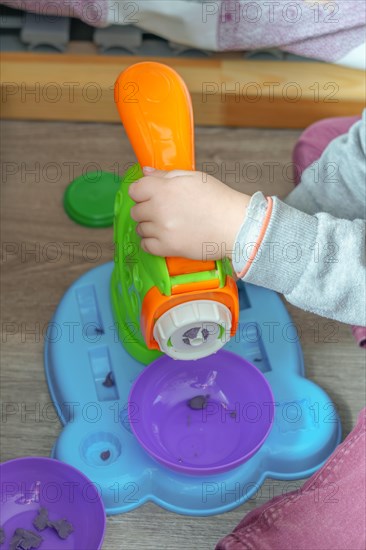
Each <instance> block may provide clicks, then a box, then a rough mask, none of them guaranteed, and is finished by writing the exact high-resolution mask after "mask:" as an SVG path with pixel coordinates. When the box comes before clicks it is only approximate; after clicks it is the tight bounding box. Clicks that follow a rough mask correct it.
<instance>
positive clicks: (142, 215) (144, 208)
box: [131, 201, 151, 223]
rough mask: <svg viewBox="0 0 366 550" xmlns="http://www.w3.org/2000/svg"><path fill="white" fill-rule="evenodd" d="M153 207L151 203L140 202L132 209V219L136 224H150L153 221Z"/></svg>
mask: <svg viewBox="0 0 366 550" xmlns="http://www.w3.org/2000/svg"><path fill="white" fill-rule="evenodd" d="M150 212H151V205H150V201H146V202H139V203H138V204H135V206H133V207H132V208H131V218H132V219H133V220H135V222H138V223H140V222H149V221H150V220H151V214H150Z"/></svg>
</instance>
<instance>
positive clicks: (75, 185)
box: [64, 172, 121, 227]
mask: <svg viewBox="0 0 366 550" xmlns="http://www.w3.org/2000/svg"><path fill="white" fill-rule="evenodd" d="M120 183H121V181H120V177H119V176H117V175H116V174H112V173H110V172H90V173H88V174H84V175H82V176H79V177H78V178H76V179H75V180H74V181H72V182H71V183H70V184H69V185H68V187H67V189H66V191H65V195H64V208H65V211H66V213H67V215H68V216H69V217H70V218H71V219H72V220H74V221H75V222H77V223H79V224H81V225H86V226H88V227H110V226H112V225H113V219H114V199H115V197H116V194H117V191H118V189H119V187H120Z"/></svg>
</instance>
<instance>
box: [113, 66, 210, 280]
mask: <svg viewBox="0 0 366 550" xmlns="http://www.w3.org/2000/svg"><path fill="white" fill-rule="evenodd" d="M114 99H115V102H116V104H117V108H118V112H119V114H120V117H121V120H122V123H123V126H124V128H125V130H126V134H127V136H128V139H129V140H130V143H131V145H132V148H133V150H134V152H135V155H136V157H137V160H138V162H139V164H140V166H142V167H143V166H151V167H152V168H157V169H159V170H194V169H195V159H194V127H193V112H192V102H191V98H190V95H189V91H188V89H187V87H186V85H185V82H184V80H183V79H182V78H181V77H180V76H179V75H178V73H176V72H175V71H174V70H173V69H171V68H170V67H168V66H167V65H163V64H162V63H156V62H153V61H146V62H142V63H136V64H135V65H132V66H131V67H129V68H128V69H126V70H125V71H123V73H121V74H120V76H119V77H118V79H117V82H116V85H115V89H114ZM157 121H158V122H157ZM212 263H213V262H202V261H196V260H189V259H187V258H167V265H168V270H169V273H170V275H172V276H173V274H174V275H176V274H185V273H197V272H198V271H210V270H211V269H212ZM182 268H183V269H184V270H183V271H182Z"/></svg>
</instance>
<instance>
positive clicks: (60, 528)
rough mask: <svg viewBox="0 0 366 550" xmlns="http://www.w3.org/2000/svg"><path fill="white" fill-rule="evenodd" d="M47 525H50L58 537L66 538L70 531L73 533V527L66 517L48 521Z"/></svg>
mask: <svg viewBox="0 0 366 550" xmlns="http://www.w3.org/2000/svg"><path fill="white" fill-rule="evenodd" d="M47 525H48V527H52V528H53V529H54V530H55V531H56V532H57V534H58V536H59V537H60V539H64V540H65V539H67V537H68V536H69V535H70V533H73V531H74V528H73V526H72V525H71V523H70V522H69V521H67V519H58V520H56V521H48V522H47Z"/></svg>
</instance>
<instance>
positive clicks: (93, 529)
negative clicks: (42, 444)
mask: <svg viewBox="0 0 366 550" xmlns="http://www.w3.org/2000/svg"><path fill="white" fill-rule="evenodd" d="M0 484H1V502H0V517H1V527H2V528H3V529H4V532H5V537H6V540H5V543H4V548H8V547H9V543H10V540H11V538H12V536H13V534H14V531H15V529H17V528H19V527H20V528H23V529H28V530H31V531H34V532H36V533H38V534H39V535H40V536H41V537H42V538H43V542H42V544H41V545H40V547H39V550H82V549H83V550H100V549H101V548H102V544H103V538H104V530H105V522H106V518H105V512H104V507H103V504H102V501H101V498H100V496H99V493H98V491H97V490H96V488H95V486H94V485H93V484H92V482H91V481H89V479H88V478H87V477H85V476H84V475H83V474H82V473H81V472H79V470H76V469H75V468H73V467H72V466H69V465H68V464H65V463H64V462H60V461H59V460H53V459H52V458H43V457H25V458H18V459H15V460H10V461H9V462H4V463H3V464H1V465H0ZM41 506H43V507H45V508H47V510H48V513H49V518H50V519H51V520H56V519H67V520H68V521H69V522H70V523H71V524H72V525H73V527H74V532H73V533H71V534H70V535H69V536H68V538H67V539H65V540H62V539H61V538H59V536H58V535H57V533H56V531H54V529H50V528H46V529H45V530H44V531H40V532H38V531H37V530H36V528H35V527H34V526H33V525H32V522H33V520H34V518H35V517H36V516H37V513H38V510H39V508H40V507H41Z"/></svg>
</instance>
